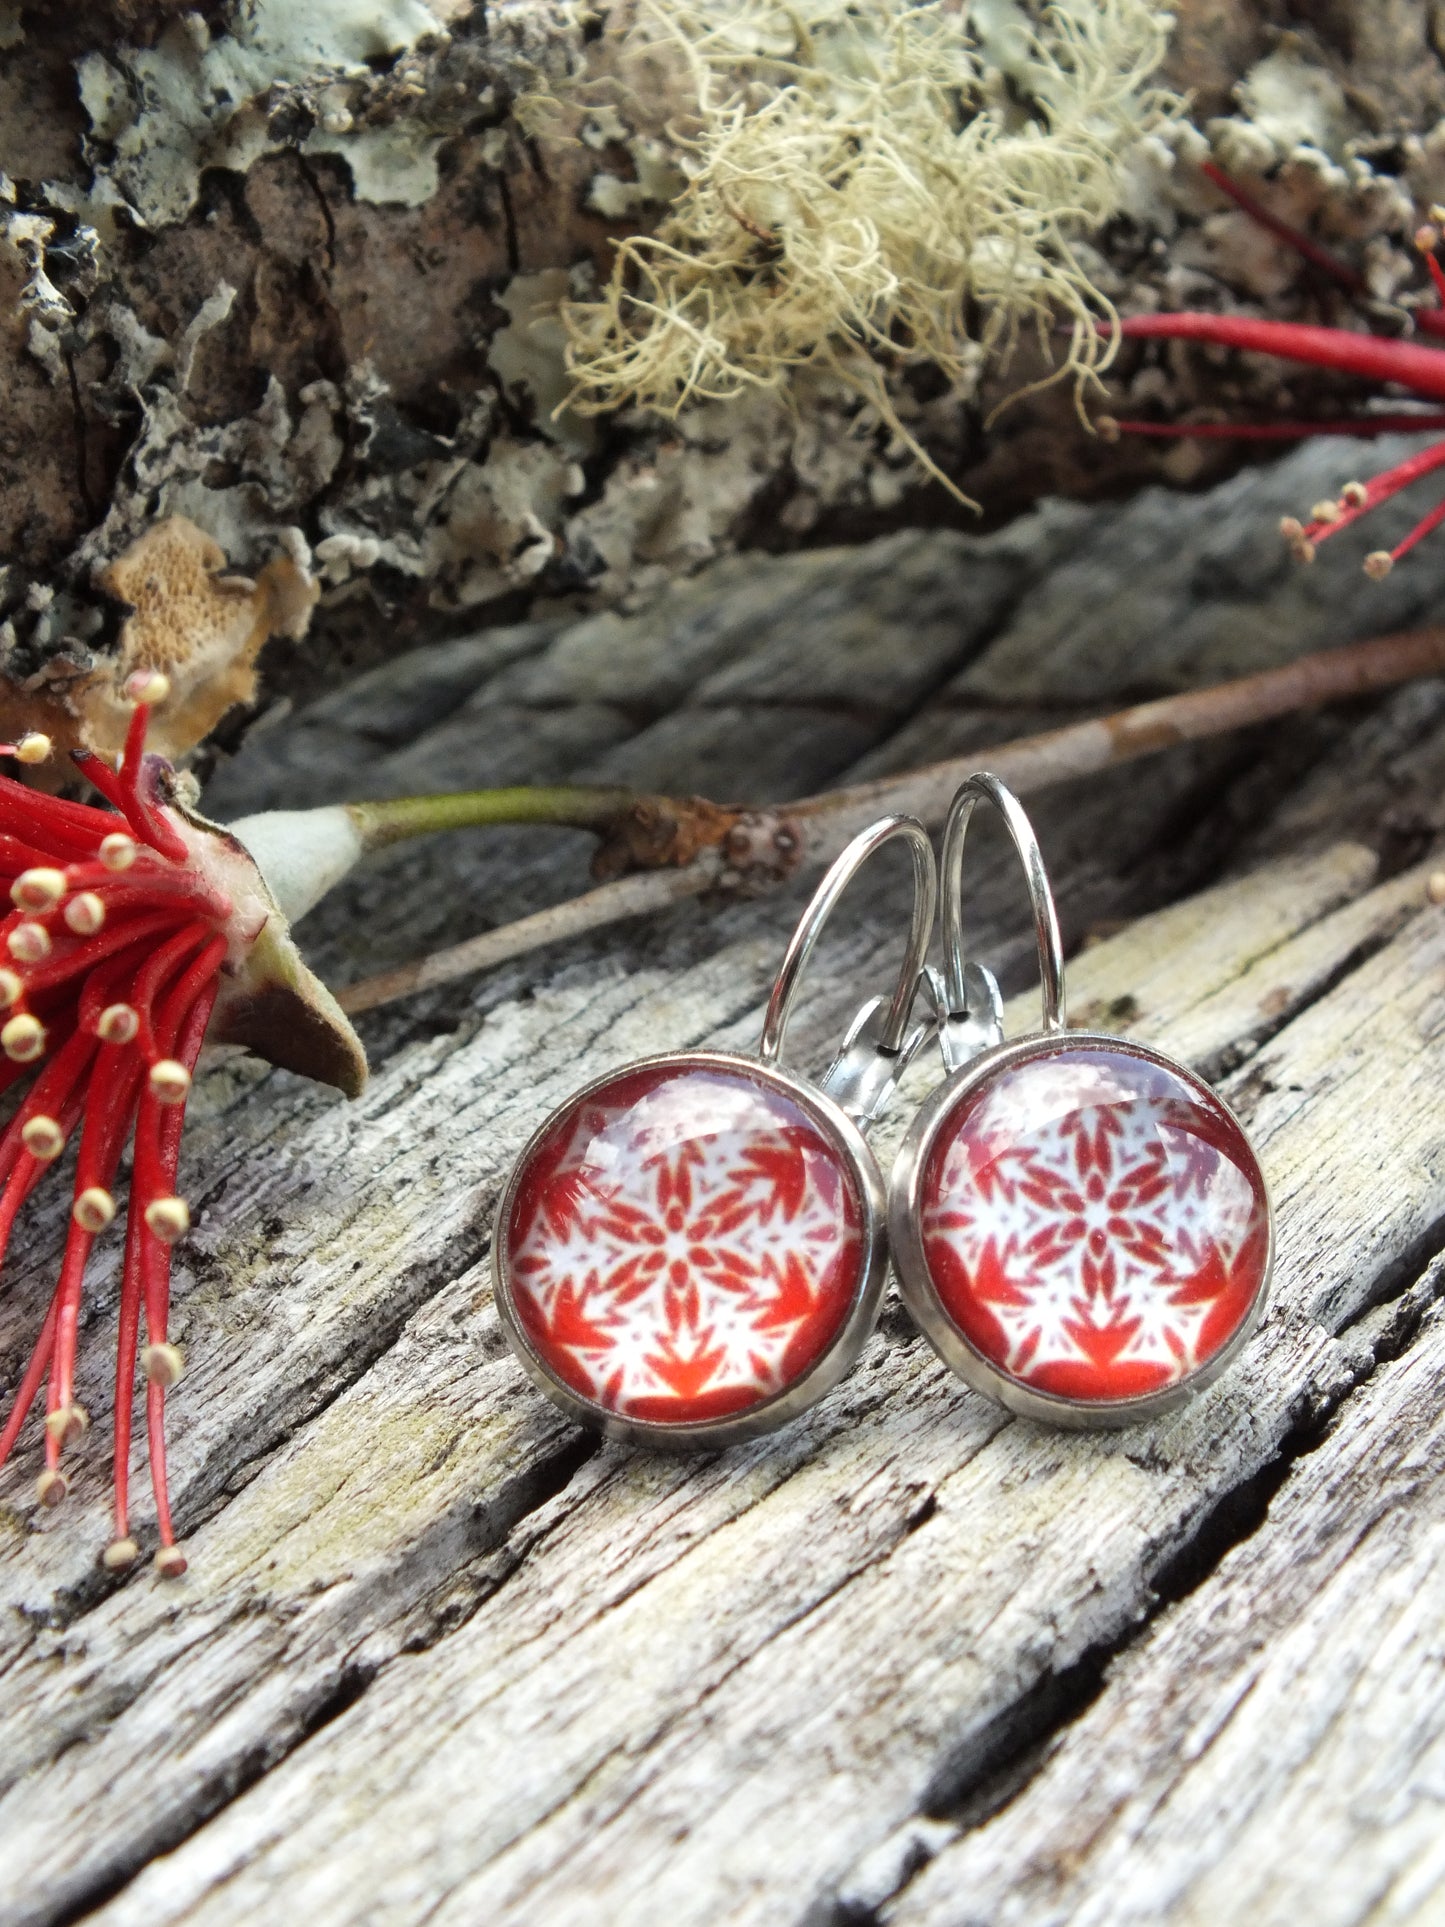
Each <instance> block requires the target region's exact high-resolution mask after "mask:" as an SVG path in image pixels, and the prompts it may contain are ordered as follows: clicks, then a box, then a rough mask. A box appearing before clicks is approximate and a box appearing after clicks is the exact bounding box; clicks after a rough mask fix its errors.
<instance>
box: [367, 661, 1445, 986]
mask: <svg viewBox="0 0 1445 1927" xmlns="http://www.w3.org/2000/svg"><path fill="white" fill-rule="evenodd" d="M1441 672H1445V627H1440V628H1429V629H1413V630H1406V631H1403V632H1402V633H1400V634H1399V635H1391V636H1378V637H1376V638H1375V639H1374V640H1373V641H1371V642H1361V643H1355V644H1353V645H1351V646H1350V647H1348V648H1343V649H1326V650H1321V651H1319V652H1318V653H1316V654H1314V655H1309V656H1301V657H1299V658H1298V659H1297V660H1296V661H1294V662H1292V663H1287V664H1285V666H1284V667H1283V668H1281V669H1267V670H1265V671H1264V672H1263V673H1262V674H1260V675H1255V676H1241V677H1239V678H1237V679H1236V680H1234V681H1231V682H1223V683H1215V684H1214V685H1213V686H1212V687H1211V688H1208V689H1198V690H1191V691H1189V692H1188V693H1186V694H1184V695H1178V696H1164V697H1161V698H1160V699H1159V700H1158V701H1156V702H1149V703H1136V704H1135V705H1134V706H1133V707H1132V708H1129V709H1121V710H1117V711H1115V713H1114V714H1113V715H1110V716H1100V717H1096V718H1094V719H1092V720H1091V721H1089V722H1083V723H1068V724H1065V726H1064V727H1063V728H1062V729H1051V730H1046V731H1044V732H1043V733H1042V734H1041V735H1037V736H1021V737H1018V738H1017V739H1016V740H1015V741H1013V742H1010V743H1000V744H998V745H996V746H995V747H994V748H993V749H987V750H976V751H973V752H972V753H971V754H969V755H967V756H959V757H953V758H951V759H950V760H949V761H947V762H944V763H934V764H931V765H930V766H928V767H927V768H925V769H920V770H913V771H911V772H909V773H907V774H905V775H902V776H885V777H882V778H880V779H878V780H877V781H876V782H872V783H860V784H856V785H854V786H853V787H852V788H850V789H841V790H833V791H828V792H825V793H824V794H822V795H819V796H811V797H807V798H806V799H804V800H803V801H802V802H800V803H794V804H792V805H789V806H786V807H780V808H778V809H776V810H771V811H769V810H757V811H754V812H752V813H751V814H750V816H748V817H746V818H743V819H741V822H742V826H743V827H741V828H740V827H739V826H738V823H737V822H736V821H735V822H734V827H733V828H732V830H731V832H730V834H729V836H728V838H727V840H726V844H725V846H724V847H725V849H726V851H727V854H726V855H724V853H723V850H720V849H718V848H710V849H704V850H703V851H702V852H701V854H700V855H699V856H698V857H697V858H696V859H695V860H694V861H693V862H691V863H689V864H687V865H686V866H684V867H683V868H681V869H673V870H667V871H648V872H644V873H643V874H641V875H638V876H630V877H624V878H623V879H621V880H620V881H619V882H616V883H608V884H604V885H603V886H602V887H601V888H600V889H597V890H589V891H587V892H586V894H585V895H583V896H580V897H574V898H572V899H571V900H570V901H568V902H566V903H560V904H557V905H556V906H555V907H554V908H552V909H549V910H542V911H538V912H537V913H536V914H535V915H533V916H530V917H523V918H521V919H520V920H519V921H518V922H516V923H509V924H504V925H502V926H501V928H499V929H496V930H490V931H488V932H486V934H485V935H483V936H480V937H473V938H471V939H470V940H469V941H468V942H466V943H460V944H456V945H454V946H453V947H452V948H451V949H448V950H438V951H435V952H433V954H432V955H431V956H429V957H423V958H421V959H419V960H418V961H417V962H416V963H411V964H403V965H402V966H401V967H400V968H398V969H396V970H388V971H385V972H383V973H382V974H381V975H380V976H376V977H368V978H366V979H364V980H363V981H362V982H360V983H356V984H352V985H351V986H350V987H349V989H346V990H344V991H342V992H341V993H340V1002H341V1005H342V1008H343V1009H344V1010H347V1011H350V1012H353V1013H355V1012H357V1011H362V1010H374V1009H375V1008H376V1007H377V1006H378V1005H380V1004H388V1003H392V1002H394V1001H395V1000H396V999H397V998H399V997H406V996H410V995H411V994H412V993H413V992H414V991H418V990H426V989H429V988H431V986H432V985H434V984H444V983H450V982H451V981H452V980H453V979H454V978H457V977H465V976H468V975H470V974H471V973H472V972H473V971H476V970H483V969H486V968H487V967H488V966H490V965H492V964H496V963H501V962H504V961H505V960H506V959H508V958H511V957H519V956H523V955H525V954H526V953H527V952H528V951H531V950H537V949H540V948H541V947H542V946H543V945H545V944H550V943H557V942H559V941H561V940H562V939H563V938H566V937H573V936H578V935H580V934H582V933H583V932H584V931H588V930H599V929H602V928H604V927H605V926H606V925H608V924H611V923H618V922H621V921H622V920H623V919H624V918H627V917H635V916H641V915H645V914H646V913H648V912H649V911H654V910H661V909H664V908H666V907H667V906H668V905H669V904H673V903H678V902H680V901H682V900H683V899H684V898H686V897H693V896H701V895H702V894H703V893H704V892H705V891H707V890H709V889H713V888H718V889H723V890H727V889H733V890H737V889H739V888H740V887H742V888H748V889H752V890H755V889H757V888H758V887H759V886H760V883H762V884H766V883H776V882H778V881H781V880H782V877H783V876H784V874H791V873H792V872H793V871H795V870H797V869H799V868H809V869H812V868H816V867H818V866H819V865H821V864H824V863H827V862H830V861H831V860H832V858H833V857H834V856H836V855H837V853H838V851H839V850H840V849H842V847H843V845H844V844H845V843H846V842H847V841H848V839H849V838H850V837H852V836H854V835H856V834H857V832H858V831H859V830H860V829H863V828H865V827H866V826H867V825H868V824H869V823H871V822H873V821H874V820H875V818H877V817H879V816H881V815H884V814H885V813H887V812H888V811H892V810H907V811H911V812H912V813H913V814H914V815H915V816H920V817H922V819H923V821H924V822H925V823H927V824H928V825H929V826H930V827H936V826H937V825H939V824H941V823H942V822H943V819H944V817H945V816H946V815H947V813H948V806H949V803H950V802H951V801H952V799H953V794H954V791H955V790H956V789H957V788H958V786H959V784H960V783H961V782H962V781H963V779H964V778H965V777H966V776H969V775H971V774H972V773H973V772H974V771H975V770H979V769H991V770H993V771H994V772H995V774H997V775H999V776H1001V777H1002V778H1003V779H1004V781H1005V782H1006V783H1008V784H1009V785H1010V786H1011V787H1012V788H1013V789H1015V790H1017V791H1019V793H1020V794H1022V795H1027V794H1028V793H1029V792H1030V791H1033V790H1039V789H1045V788H1047V787H1048V786H1049V785H1050V784H1051V783H1063V782H1067V781H1069V780H1070V779H1071V778H1074V777H1079V776H1088V775H1091V774H1093V773H1094V772H1095V771H1098V770H1104V769H1112V768H1114V767H1115V766H1116V765H1117V764H1120V763H1128V762H1132V761H1134V760H1135V758H1137V757H1140V756H1150V755H1153V754H1154V753H1155V752H1156V751H1158V750H1161V749H1168V748H1169V747H1171V746H1172V745H1173V744H1175V743H1183V742H1189V741H1192V740H1195V739H1198V738H1200V737H1205V736H1217V735H1221V734H1223V733H1224V732H1226V731H1228V730H1234V729H1244V728H1247V727H1248V726H1249V725H1251V724H1254V723H1262V722H1268V721H1269V720H1270V719H1271V718H1273V717H1277V716H1287V715H1291V714H1293V713H1294V712H1296V711H1298V710H1304V709H1313V708H1317V707H1319V706H1320V705H1321V704H1324V703H1334V702H1347V701H1349V700H1351V699H1352V698H1355V697H1360V696H1367V695H1372V694H1374V693H1376V692H1377V691H1380V690H1383V689H1390V688H1393V687H1395V685H1397V684H1399V683H1402V682H1409V681H1411V680H1412V679H1413V678H1415V677H1417V676H1429V675H1438V674H1440V673H1441ZM729 814H731V813H729ZM747 836H751V837H752V838H753V839H754V840H755V841H756V842H757V843H758V844H759V845H767V846H768V847H769V848H771V849H772V850H773V851H774V852H776V851H777V850H780V849H786V850H787V852H788V856H789V861H788V862H787V863H786V864H785V865H784V864H778V863H776V862H774V863H773V865H772V866H771V868H770V867H769V866H768V865H767V864H766V863H763V864H754V863H738V862H736V858H737V857H738V856H739V854H740V849H739V838H740V837H744V838H746V837H747Z"/></svg>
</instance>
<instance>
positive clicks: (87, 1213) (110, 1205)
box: [70, 1184, 115, 1235]
mask: <svg viewBox="0 0 1445 1927" xmlns="http://www.w3.org/2000/svg"><path fill="white" fill-rule="evenodd" d="M70 1215H71V1217H73V1218H74V1220H75V1222H76V1223H77V1224H78V1225H79V1226H80V1228H81V1230H82V1231H89V1232H90V1233H91V1234H92V1235H94V1234H95V1233H97V1232H101V1231H104V1230H105V1228H106V1226H107V1225H108V1224H109V1223H110V1222H111V1220H112V1219H113V1218H114V1217H115V1199H114V1198H113V1197H112V1196H111V1195H110V1193H109V1191H107V1190H105V1189H104V1188H103V1187H102V1186H101V1185H98V1184H90V1185H87V1186H86V1188H85V1190H84V1191H82V1192H81V1194H80V1196H79V1197H78V1198H77V1199H76V1200H75V1203H74V1204H73V1205H72V1206H71V1207H70Z"/></svg>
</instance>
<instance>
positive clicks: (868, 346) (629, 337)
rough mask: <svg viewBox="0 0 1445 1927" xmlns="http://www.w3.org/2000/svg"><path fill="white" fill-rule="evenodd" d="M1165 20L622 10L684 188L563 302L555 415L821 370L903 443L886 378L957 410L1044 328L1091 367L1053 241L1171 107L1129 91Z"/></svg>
mask: <svg viewBox="0 0 1445 1927" xmlns="http://www.w3.org/2000/svg"><path fill="white" fill-rule="evenodd" d="M1169 24H1170V22H1169V19H1168V16H1167V15H1165V14H1163V13H1162V12H1161V11H1160V10H1159V9H1158V8H1156V7H1154V6H1152V5H1149V4H1147V3H1146V0H1058V4H1054V5H1050V6H1048V7H1047V8H1046V9H1044V10H1043V11H1042V12H1041V13H1039V14H1038V15H1037V16H1033V15H1031V14H1030V13H1029V12H1027V11H1026V10H1025V9H1024V8H1023V7H1021V6H1018V5H1016V4H1014V0H973V4H972V6H969V5H968V4H967V0H938V3H937V4H924V5H915V4H912V3H911V0H803V4H801V5H796V6H781V5H775V4H773V3H772V0H643V7H642V12H641V13H640V15H639V17H638V19H637V21H636V23H635V25H634V27H633V28H632V31H631V36H630V44H629V47H628V48H627V49H625V50H624V53H625V54H630V56H631V64H632V71H633V73H634V75H635V74H636V73H637V72H638V71H639V69H640V67H641V65H642V64H643V63H645V62H647V61H650V62H652V63H654V66H656V65H657V64H659V63H660V64H661V65H662V66H664V67H666V66H675V65H677V64H679V63H680V64H682V65H683V66H684V67H685V69H686V73H687V79H688V87H689V91H692V90H695V93H696V100H697V108H696V116H695V119H694V120H692V121H691V122H690V123H688V124H685V125H680V126H679V125H677V124H674V126H673V127H672V128H671V129H670V133H671V137H672V142H673V144H674V146H675V149H676V151H677V153H678V155H679V158H680V161H681V165H682V167H683V170H684V172H685V173H686V175H687V176H688V185H687V186H686V188H685V189H684V191H683V192H682V193H681V194H680V195H679V196H678V198H677V199H676V200H675V201H674V202H673V203H672V204H671V206H670V208H669V209H668V212H667V213H666V215H665V216H664V218H663V220H662V222H661V224H660V225H659V226H658V228H657V230H656V231H655V232H654V233H653V234H650V235H641V236H637V237H634V238H632V239H629V240H627V241H624V242H623V243H622V244H621V245H620V246H619V248H618V251H617V258H616V263H615V267H614V269H613V272H612V275H611V277H610V279H609V281H608V283H607V285H606V287H605V289H604V290H603V292H602V294H601V296H600V297H599V298H598V299H595V300H589V301H579V302H574V303H571V304H569V305H568V307H567V309H566V311H565V316H566V322H567V327H568V333H569V366H570V369H571V373H572V377H573V381H574V384H575V396H574V402H573V405H574V406H575V407H580V408H582V409H584V410H589V411H593V412H600V411H602V410H610V409H614V408H617V407H619V406H622V405H625V404H628V403H636V404H641V405H642V406H645V407H647V408H651V409H656V410H661V411H663V412H666V413H675V412H676V411H677V410H678V409H680V408H682V407H683V406H684V405H685V404H686V403H688V402H690V401H693V400H699V399H713V400H716V399H725V398H730V397H733V396H736V395H738V394H740V393H741V392H743V391H744V390H745V389H748V388H751V387H778V386H779V385H781V384H782V383H784V382H785V381H786V380H787V379H788V377H789V375H790V373H791V372H792V371H794V370H797V369H801V368H805V367H809V366H812V367H819V366H821V367H823V368H826V369H829V370H832V371H833V372H834V373H835V374H836V375H838V376H839V377H841V378H842V379H843V380H844V381H845V382H847V383H848V384H849V385H851V386H852V387H854V388H855V389H857V390H859V391H860V392H861V393H863V394H864V395H865V396H866V398H867V399H868V401H869V402H870V403H872V405H873V406H874V407H875V408H877V409H878V410H879V412H880V413H881V414H882V415H883V417H884V418H885V420H887V421H888V422H890V424H891V425H892V426H893V427H894V428H895V429H896V430H898V432H900V433H903V434H904V435H905V437H906V438H907V439H909V440H910V441H911V440H912V438H911V437H908V436H907V431H906V430H904V429H903V427H902V424H901V423H900V422H899V421H898V419H897V417H896V415H895V413H894V411H893V409H892V407H891V404H890V402H889V400H888V396H887V391H886V387H885V380H884V375H885V371H886V370H887V369H889V368H896V367H898V366H900V365H902V364H906V363H908V362H914V361H917V362H931V363H933V364H934V365H935V366H936V367H938V368H939V369H941V370H942V371H943V372H944V373H945V374H946V375H947V376H948V377H949V378H950V379H951V380H952V381H953V382H955V383H956V384H958V385H960V386H961V387H962V388H963V389H964V390H965V391H969V390H971V389H972V388H973V386H974V385H975V381H976V376H977V369H978V365H979V361H980V358H981V356H982V355H985V354H990V353H1000V354H1005V355H1006V354H1007V353H1008V352H1009V351H1010V350H1011V349H1012V347H1013V346H1014V344H1015V342H1016V341H1017V338H1018V335H1019V331H1020V329H1021V328H1022V327H1024V326H1026V325H1031V326H1032V327H1033V328H1035V329H1036V330H1037V331H1038V334H1039V336H1040V339H1041V340H1043V341H1044V342H1045V343H1046V345H1049V346H1051V345H1052V344H1051V342H1050V337H1051V335H1052V333H1053V331H1054V330H1055V329H1056V327H1057V325H1058V323H1059V321H1060V319H1061V318H1062V319H1064V320H1065V321H1067V322H1068V323H1070V324H1071V330H1070V333H1069V336H1068V345H1067V349H1066V350H1064V351H1062V352H1060V354H1059V356H1058V362H1059V366H1058V372H1059V373H1060V374H1063V373H1066V372H1067V371H1069V370H1073V371H1074V372H1075V373H1076V374H1077V375H1080V376H1084V377H1086V376H1088V375H1089V374H1090V373H1092V372H1094V371H1096V370H1097V369H1099V368H1100V367H1102V366H1103V365H1104V363H1105V362H1106V361H1107V360H1108V358H1109V355H1110V353H1111V344H1110V341H1109V338H1108V336H1107V335H1101V334H1100V332H1099V330H1098V327H1097V321H1096V317H1098V316H1099V315H1100V314H1101V313H1102V314H1105V315H1107V314H1108V313H1109V312H1110V310H1109V308H1108V304H1107V302H1105V301H1103V300H1102V298H1101V297H1100V295H1099V294H1098V292H1097V290H1096V289H1094V288H1093V287H1092V286H1091V284H1090V280H1089V276H1088V274H1087V272H1086V270H1085V268H1084V266H1083V265H1082V264H1081V262H1080V260H1079V258H1078V255H1077V253H1076V243H1077V241H1078V239H1079V238H1080V237H1081V236H1082V235H1083V234H1085V233H1088V232H1090V231H1092V230H1094V229H1097V228H1098V227H1099V226H1100V225H1101V224H1102V223H1103V222H1104V221H1106V220H1107V219H1108V218H1109V217H1110V216H1111V215H1112V214H1114V213H1116V212H1117V211H1118V209H1119V206H1120V202H1121V194H1122V182H1123V168H1122V161H1123V157H1124V156H1125V155H1126V153H1127V152H1128V150H1129V149H1130V148H1131V147H1132V146H1133V145H1134V144H1135V143H1136V142H1137V141H1138V140H1139V139H1140V138H1141V136H1143V135H1144V134H1146V133H1148V132H1149V131H1150V130H1151V129H1152V128H1154V127H1157V126H1158V125H1160V124H1162V123H1163V122H1164V121H1165V120H1167V119H1168V118H1169V117H1170V116H1172V115H1173V114H1174V113H1175V112H1176V111H1177V107H1178V103H1177V102H1176V101H1174V100H1173V99H1172V98H1171V97H1170V96H1168V95H1166V94H1164V93H1163V92H1161V91H1160V90H1157V89H1154V88H1151V87H1150V85H1149V78H1150V75H1151V74H1152V73H1153V72H1154V71H1155V69H1156V68H1157V66H1158V63H1159V61H1160V59H1161V58H1162V55H1163V52H1164V47H1165V42H1166V39H1167V33H1168V28H1169ZM627 70H628V65H627V60H626V59H624V61H623V63H622V71H623V72H626V71H627ZM634 88H635V89H636V90H637V92H638V93H640V92H641V88H640V87H638V85H637V82H636V80H634ZM668 92H669V93H671V89H670V88H669V89H668ZM672 97H673V98H676V95H675V94H673V95H672ZM1060 347H1061V348H1062V344H1060ZM914 446H915V453H917V454H919V455H920V457H921V458H922V459H924V460H925V462H927V458H926V457H925V456H923V455H922V451H921V450H919V449H917V447H916V444H915V445H914ZM927 465H928V466H929V467H930V468H931V467H932V464H931V463H927ZM934 472H935V473H936V472H937V471H936V470H935V471H934ZM942 479H945V480H946V478H942Z"/></svg>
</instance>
